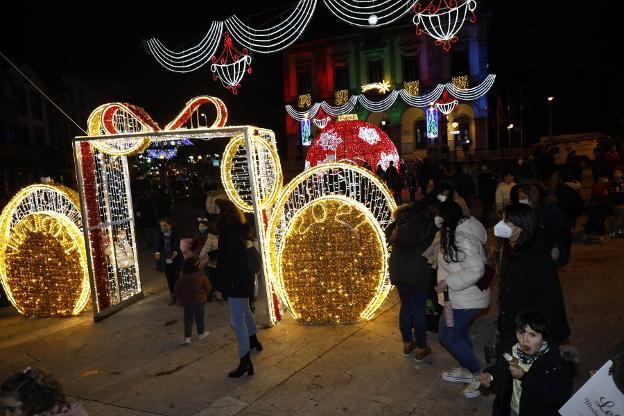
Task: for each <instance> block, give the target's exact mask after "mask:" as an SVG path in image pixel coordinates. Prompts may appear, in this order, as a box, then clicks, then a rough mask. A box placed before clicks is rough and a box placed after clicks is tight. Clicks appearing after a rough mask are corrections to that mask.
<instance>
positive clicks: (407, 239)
mask: <svg viewBox="0 0 624 416" xmlns="http://www.w3.org/2000/svg"><path fill="white" fill-rule="evenodd" d="M431 226H432V227H433V224H432V225H431ZM396 227H397V222H394V223H392V224H390V226H388V228H387V230H386V233H387V236H388V241H389V242H390V244H391V245H392V251H391V252H390V258H389V260H388V263H389V264H388V266H389V274H390V281H391V282H392V283H393V284H396V282H403V283H408V284H411V285H414V286H417V287H419V288H421V289H423V290H424V291H425V292H428V291H429V290H430V289H431V287H432V284H433V269H431V266H429V264H428V263H427V259H425V258H424V257H423V256H422V253H423V252H424V251H425V250H427V248H429V246H430V245H431V243H432V242H433V237H434V236H435V234H434V232H433V230H431V231H430V232H429V233H428V234H427V235H422V234H420V235H419V231H420V230H423V226H422V225H421V224H416V219H411V218H410V219H408V220H407V221H406V222H404V223H402V224H401V225H399V226H398V230H397V232H396V233H394V234H393V231H394V229H395V228H396ZM392 235H394V238H392Z"/></svg>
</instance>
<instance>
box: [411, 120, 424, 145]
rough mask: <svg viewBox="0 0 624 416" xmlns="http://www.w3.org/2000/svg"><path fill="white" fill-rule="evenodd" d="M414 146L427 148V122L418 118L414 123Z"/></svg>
mask: <svg viewBox="0 0 624 416" xmlns="http://www.w3.org/2000/svg"><path fill="white" fill-rule="evenodd" d="M414 147H415V148H416V149H426V148H427V122H426V121H425V119H422V118H421V119H420V120H418V121H416V122H415V123H414Z"/></svg>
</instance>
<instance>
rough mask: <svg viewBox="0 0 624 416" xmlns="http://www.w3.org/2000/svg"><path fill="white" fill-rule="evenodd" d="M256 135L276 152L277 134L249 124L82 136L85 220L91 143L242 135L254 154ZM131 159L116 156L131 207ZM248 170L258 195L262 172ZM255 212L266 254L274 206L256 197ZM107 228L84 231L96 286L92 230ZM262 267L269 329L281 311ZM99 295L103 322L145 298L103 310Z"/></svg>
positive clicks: (77, 151) (77, 148) (77, 146)
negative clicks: (86, 156)
mask: <svg viewBox="0 0 624 416" xmlns="http://www.w3.org/2000/svg"><path fill="white" fill-rule="evenodd" d="M256 134H257V135H259V136H261V137H262V138H263V139H264V140H265V141H266V142H267V143H270V147H271V148H272V150H275V148H276V140H275V134H274V132H273V131H271V130H268V129H263V128H259V127H255V126H249V125H245V126H228V127H214V128H197V129H179V130H161V131H154V132H147V133H143V132H137V133H123V134H109V135H106V136H78V137H76V138H74V143H73V146H74V158H75V160H76V163H75V165H76V167H77V169H76V171H77V176H78V185H79V186H78V188H79V191H80V199H81V202H82V215H83V218H85V223H87V222H88V213H87V210H88V207H87V203H86V201H85V188H84V176H85V172H84V169H83V166H82V163H81V157H82V151H81V145H85V144H90V145H92V146H91V147H92V148H96V149H97V146H96V144H101V143H103V142H106V141H121V142H125V141H131V140H137V138H147V139H149V140H150V141H159V140H163V141H164V140H167V141H171V140H182V139H202V140H209V139H212V138H218V137H222V138H228V137H229V138H232V137H236V136H241V135H242V136H243V137H244V140H245V147H246V148H247V149H252V150H251V152H255V151H256V150H255V144H254V143H255V142H254V140H253V139H252V137H253V136H254V135H256ZM275 154H277V152H276V151H275ZM127 156H128V155H119V156H114V157H117V158H119V159H120V160H121V161H122V163H123V164H124V166H126V168H125V169H124V170H125V174H124V175H125V176H124V181H125V182H126V191H127V201H128V203H129V204H131V201H132V198H131V196H130V194H129V189H130V186H129V173H128V170H127ZM278 160H279V159H278ZM248 169H249V171H250V172H251V183H250V186H251V192H252V194H254V195H256V189H257V188H258V187H259V185H258V182H259V181H261V180H262V178H261V176H262V172H260V171H259V168H258V166H254V165H253V163H252V162H251V161H248ZM280 174H281V172H280ZM278 195H279V193H278ZM253 212H254V218H255V221H256V235H257V236H258V244H259V249H260V252H261V253H262V252H264V247H265V245H266V244H267V243H266V239H267V234H266V233H265V229H266V223H267V218H268V216H269V215H270V214H271V207H267V208H265V209H262V208H261V207H260V204H259V203H258V201H257V200H256V198H253ZM126 220H127V221H129V222H130V230H131V232H132V235H134V234H135V233H134V218H133V217H130V218H127V219H126ZM103 225H104V224H101V223H100V224H99V225H98V224H96V225H92V226H89V227H85V228H84V234H85V241H87V258H88V266H89V267H88V269H89V276H90V280H91V282H92V284H95V283H94V282H95V272H94V264H93V252H92V246H91V241H90V239H89V235H90V233H91V230H90V229H93V228H97V227H98V226H103ZM262 267H263V271H264V275H265V276H267V278H265V279H264V280H265V293H266V295H267V309H268V310H267V316H268V321H267V322H262V324H264V325H266V326H271V325H273V324H275V322H277V320H278V316H279V313H280V312H279V308H278V305H276V304H275V303H274V302H273V301H272V299H271V296H272V293H273V291H274V289H273V287H272V284H273V279H271V278H270V270H269V268H268V267H267V262H266V261H263V266H262ZM137 270H138V269H137ZM137 275H138V277H137V279H140V273H138V272H137ZM97 296H98V295H97V292H96V290H93V291H92V297H93V304H94V308H93V314H94V319H95V320H96V321H98V320H101V319H103V318H104V317H106V316H108V315H111V314H113V313H115V312H117V311H118V310H120V309H122V308H124V307H125V306H128V305H129V304H130V303H133V302H135V301H137V300H139V299H141V298H142V297H143V294H142V292H141V293H138V294H137V295H135V296H132V297H131V298H130V299H127V300H124V301H122V302H120V303H117V304H114V305H111V306H110V307H108V308H106V309H100V308H99V307H98V305H97Z"/></svg>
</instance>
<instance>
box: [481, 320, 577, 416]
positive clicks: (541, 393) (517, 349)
mask: <svg viewBox="0 0 624 416" xmlns="http://www.w3.org/2000/svg"><path fill="white" fill-rule="evenodd" d="M515 327H516V340H517V342H516V343H515V344H514V345H513V346H512V347H511V348H510V349H508V350H506V351H505V352H504V353H503V355H502V356H501V357H500V359H499V360H498V361H497V365H496V366H493V367H489V368H487V369H486V370H485V371H484V372H483V373H482V374H481V375H480V376H479V381H480V383H481V385H482V386H485V387H489V386H490V385H491V384H494V385H496V398H495V399H494V411H493V413H492V414H493V415H504V416H507V415H511V416H528V415H542V416H550V415H552V416H556V415H559V412H558V410H559V408H561V406H563V404H564V403H565V402H566V401H567V400H568V399H569V398H570V396H572V377H573V374H574V371H573V365H572V364H571V363H568V362H565V361H564V360H563V359H562V358H561V355H560V353H559V346H558V345H557V344H555V343H554V342H552V339H551V336H550V335H551V327H550V323H549V322H548V319H547V318H546V316H545V315H544V314H542V313H541V312H538V311H533V310H529V311H525V312H522V313H520V314H519V315H518V316H517V317H516V319H515ZM503 358H504V359H503Z"/></svg>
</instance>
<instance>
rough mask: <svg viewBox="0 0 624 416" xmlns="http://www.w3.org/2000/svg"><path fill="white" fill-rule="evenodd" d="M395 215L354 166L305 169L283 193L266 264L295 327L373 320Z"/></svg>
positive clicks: (373, 181)
mask: <svg viewBox="0 0 624 416" xmlns="http://www.w3.org/2000/svg"><path fill="white" fill-rule="evenodd" d="M395 208H396V205H395V203H394V199H393V198H392V195H391V193H390V191H389V190H388V188H387V187H386V186H385V185H384V184H383V183H382V182H381V181H380V180H379V178H378V177H377V176H376V175H375V174H373V173H372V172H370V171H369V170H367V169H363V168H360V167H358V166H355V165H354V164H351V163H345V162H334V163H327V164H322V165H320V166H316V167H313V168H310V169H308V170H306V171H304V172H302V173H301V174H300V175H298V176H297V177H295V178H294V179H293V180H291V181H290V182H289V183H288V184H287V185H286V186H285V188H284V190H283V192H282V193H281V195H280V198H279V199H278V201H277V202H276V203H275V204H274V206H273V210H272V213H271V217H270V219H269V222H268V229H267V236H269V237H270V238H269V239H268V243H269V244H268V250H267V255H266V256H265V259H266V260H267V261H268V266H269V268H270V271H271V272H270V273H269V278H271V279H274V285H273V286H274V287H275V289H276V292H277V295H278V296H279V298H280V300H281V301H282V303H283V304H284V305H285V307H286V309H287V310H288V311H289V312H290V313H291V314H292V315H293V317H295V319H298V320H300V321H302V322H304V323H315V324H325V323H351V322H358V321H362V320H368V319H371V318H372V317H373V315H374V313H375V311H376V310H377V309H378V308H379V306H381V304H382V303H383V301H384V300H385V299H386V297H387V295H388V292H389V290H390V287H391V284H390V280H389V277H388V266H387V258H388V251H387V247H386V243H385V231H384V230H385V228H386V227H387V226H388V225H389V224H390V222H391V215H392V211H393V210H394V209H395Z"/></svg>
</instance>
